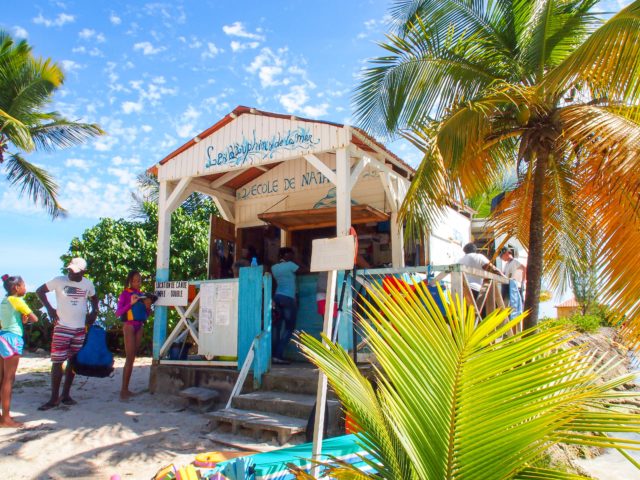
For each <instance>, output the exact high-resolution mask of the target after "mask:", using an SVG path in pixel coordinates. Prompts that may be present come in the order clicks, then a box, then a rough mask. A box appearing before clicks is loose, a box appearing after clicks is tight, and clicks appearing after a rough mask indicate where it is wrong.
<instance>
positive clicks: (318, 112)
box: [301, 103, 329, 118]
mask: <svg viewBox="0 0 640 480" xmlns="http://www.w3.org/2000/svg"><path fill="white" fill-rule="evenodd" d="M328 110H329V104H328V103H321V104H320V105H315V106H314V105H307V106H304V107H302V110H301V111H302V114H303V115H306V116H307V117H311V118H318V117H322V116H324V115H326V114H327V111H328Z"/></svg>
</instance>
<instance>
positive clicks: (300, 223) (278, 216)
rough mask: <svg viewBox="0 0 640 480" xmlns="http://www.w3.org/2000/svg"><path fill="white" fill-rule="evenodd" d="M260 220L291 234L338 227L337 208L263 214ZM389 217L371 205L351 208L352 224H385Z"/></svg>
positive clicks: (260, 215) (259, 216)
mask: <svg viewBox="0 0 640 480" xmlns="http://www.w3.org/2000/svg"><path fill="white" fill-rule="evenodd" d="M258 218H259V219H260V220H262V221H263V222H266V223H269V224H271V225H274V226H276V227H278V228H281V229H282V230H286V231H289V232H292V231H296V230H307V229H311V228H323V227H334V226H335V225H336V208H335V207H326V208H314V209H310V210H289V211H286V212H270V213H261V214H259V215H258ZM387 220H389V215H388V214H386V213H384V212H382V211H380V210H378V209H377V208H373V207H372V206H370V205H353V206H352V207H351V223H352V224H353V225H359V224H362V223H369V222H385V221H387Z"/></svg>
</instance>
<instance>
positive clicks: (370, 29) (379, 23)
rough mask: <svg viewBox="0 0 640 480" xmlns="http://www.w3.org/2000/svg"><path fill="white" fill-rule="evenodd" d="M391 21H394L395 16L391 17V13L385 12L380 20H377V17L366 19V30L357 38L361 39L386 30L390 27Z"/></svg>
mask: <svg viewBox="0 0 640 480" xmlns="http://www.w3.org/2000/svg"><path fill="white" fill-rule="evenodd" d="M391 23H393V18H391V15H389V14H385V15H384V16H383V17H382V18H381V19H380V20H377V19H375V18H372V19H369V20H366V21H365V22H364V29H365V31H364V32H360V33H359V34H358V35H357V38H358V39H360V40H361V39H363V38H367V37H368V36H369V35H371V34H372V33H376V32H378V31H385V30H387V29H388V27H389V25H390V24H391Z"/></svg>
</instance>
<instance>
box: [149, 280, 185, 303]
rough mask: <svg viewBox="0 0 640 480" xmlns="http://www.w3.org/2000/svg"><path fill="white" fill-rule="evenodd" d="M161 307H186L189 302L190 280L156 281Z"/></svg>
mask: <svg viewBox="0 0 640 480" xmlns="http://www.w3.org/2000/svg"><path fill="white" fill-rule="evenodd" d="M156 295H157V296H158V301H157V302H156V303H155V304H156V306H159V307H172V306H178V307H186V306H187V305H188V303H189V282H183V281H179V282H156Z"/></svg>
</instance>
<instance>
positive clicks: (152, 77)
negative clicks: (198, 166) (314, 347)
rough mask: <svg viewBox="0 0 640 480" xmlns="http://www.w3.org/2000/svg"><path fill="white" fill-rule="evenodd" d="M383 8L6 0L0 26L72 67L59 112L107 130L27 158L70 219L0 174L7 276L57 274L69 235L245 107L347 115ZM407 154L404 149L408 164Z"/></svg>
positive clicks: (328, 2) (0, 265) (379, 30)
mask: <svg viewBox="0 0 640 480" xmlns="http://www.w3.org/2000/svg"><path fill="white" fill-rule="evenodd" d="M388 5H389V3H388V2H386V1H374V0H371V1H368V0H359V1H351V2H344V1H335V0H323V1H322V2H309V1H302V0H293V1H277V2H276V1H273V2H266V1H262V2H260V1H233V2H230V1H206V2H205V1H172V2H167V3H163V2H148V3H145V2H120V1H109V2H105V1H95V2H86V1H76V2H73V1H64V2H62V1H39V2H38V1H35V2H11V5H10V6H7V7H8V8H4V9H3V16H2V19H0V28H3V29H5V30H7V31H9V32H10V33H11V34H12V35H14V36H16V37H23V38H27V39H28V41H29V42H30V44H31V45H33V46H34V51H35V53H36V54H37V55H41V56H44V57H51V58H53V59H54V60H56V61H57V62H59V63H60V65H61V66H62V68H63V69H64V71H65V73H66V80H65V84H64V86H63V88H62V89H61V90H60V91H58V92H57V94H56V96H55V102H54V104H53V108H54V109H56V110H58V111H60V112H62V113H63V114H64V115H65V116H67V117H68V118H70V119H78V120H82V121H89V122H97V123H98V124H100V125H101V126H102V127H103V128H104V129H105V130H106V131H107V132H108V134H109V135H108V136H105V137H102V138H99V139H97V140H95V141H91V142H89V143H87V144H86V145H83V146H81V147H76V148H72V149H66V150H63V151H60V152H56V153H54V154H43V153H38V154H33V155H31V156H30V160H31V161H33V162H35V163H37V164H39V165H42V166H44V167H46V168H47V169H48V170H49V171H50V172H52V173H53V174H54V175H55V177H56V179H57V181H58V183H59V185H60V187H61V196H60V200H61V203H62V205H63V206H64V207H65V208H67V209H68V210H69V216H68V218H66V219H63V220H57V221H54V222H52V221H50V220H49V219H48V218H47V216H46V215H45V214H44V213H43V212H41V211H39V210H38V209H36V208H34V207H33V206H32V205H30V202H29V201H28V200H27V199H24V198H23V199H20V198H18V195H17V193H16V192H15V191H14V190H12V189H9V188H8V186H7V184H6V182H0V222H1V223H2V225H3V228H2V232H1V233H0V242H1V244H2V249H1V253H0V270H2V271H3V272H4V271H6V272H11V273H19V274H21V275H23V276H24V277H25V278H26V280H27V283H28V285H29V286H30V287H34V286H37V285H39V284H40V283H42V282H43V281H45V280H47V279H48V278H50V277H51V276H53V275H56V274H58V272H59V269H60V267H61V263H60V260H59V257H60V255H61V254H63V253H64V252H66V250H67V249H68V246H69V243H70V241H71V239H72V238H73V237H74V236H79V235H81V234H82V232H83V231H84V230H85V229H86V228H88V227H90V226H92V225H94V224H95V223H96V222H97V220H98V218H99V217H107V216H108V217H126V216H128V215H129V212H128V209H129V206H130V193H129V192H130V191H131V190H132V189H133V188H135V176H136V174H138V173H139V172H141V171H143V170H145V169H146V168H147V167H149V166H151V165H153V164H154V163H156V162H157V161H159V160H160V159H162V158H163V157H164V156H165V155H167V154H168V153H170V152H171V151H173V150H174V149H175V148H177V147H178V146H180V145H182V144H183V143H184V142H186V141H188V140H189V139H191V138H193V136H195V135H196V134H197V133H198V132H200V131H202V130H204V129H206V128H208V127H209V126H211V125H212V124H214V123H215V122H216V121H217V120H219V119H220V118H221V117H222V116H223V115H225V114H226V113H228V112H229V111H231V110H232V109H233V108H234V107H236V106H237V105H247V106H253V107H256V108H260V109H264V110H269V111H275V112H286V113H292V114H296V115H299V116H306V117H312V118H319V119H326V120H334V121H338V122H345V123H350V115H351V110H350V94H351V91H352V89H353V87H354V85H355V84H356V78H357V75H358V72H359V71H360V69H361V68H362V66H363V64H364V61H365V60H366V59H367V58H370V57H372V56H375V55H377V54H379V53H380V50H379V49H378V47H377V46H376V45H375V41H379V40H382V39H383V36H384V32H385V31H386V27H385V14H386V10H387V7H388ZM405 149H407V150H408V147H406V146H403V145H399V146H397V147H396V151H397V152H398V153H399V154H401V155H403V156H404V157H405V158H407V153H408V152H407V151H404V150H405ZM412 155H413V157H412V158H409V159H410V160H416V159H417V157H416V156H415V153H413V152H412ZM409 157H411V155H409Z"/></svg>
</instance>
